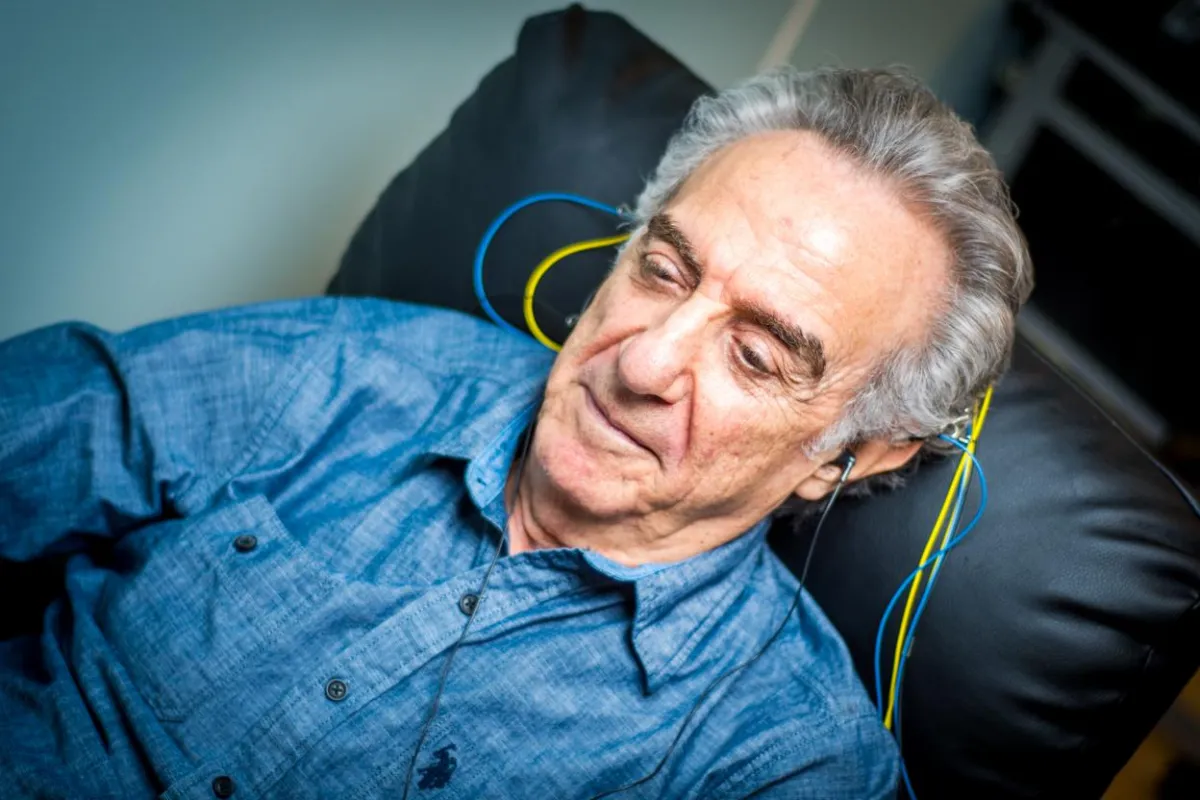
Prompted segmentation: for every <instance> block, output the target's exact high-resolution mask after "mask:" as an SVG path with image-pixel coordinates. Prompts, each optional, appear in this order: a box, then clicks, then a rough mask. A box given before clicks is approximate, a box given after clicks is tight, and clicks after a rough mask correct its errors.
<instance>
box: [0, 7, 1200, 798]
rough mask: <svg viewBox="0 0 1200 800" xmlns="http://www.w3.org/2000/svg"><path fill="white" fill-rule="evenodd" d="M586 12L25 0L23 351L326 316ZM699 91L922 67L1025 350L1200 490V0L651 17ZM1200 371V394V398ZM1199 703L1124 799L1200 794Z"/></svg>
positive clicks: (4, 40) (6, 182) (1123, 781)
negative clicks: (481, 109)
mask: <svg viewBox="0 0 1200 800" xmlns="http://www.w3.org/2000/svg"><path fill="white" fill-rule="evenodd" d="M564 4H565V3H564V2H563V0H492V2H484V0H475V1H474V2H468V1H467V0H440V2H436V3H434V2H403V1H402V0H390V1H385V0H377V1H376V0H356V1H355V2H348V3H331V2H326V1H324V0H320V1H318V0H258V2H254V3H242V2H233V1H232V0H217V1H213V2H200V0H177V1H176V2H171V3H163V2H155V1H152V0H123V2H121V3H100V2H86V0H56V1H55V2H40V1H39V0H8V2H4V3H2V4H0V339H3V338H6V337H8V336H11V335H14V334H16V333H19V332H22V331H25V330H28V329H31V328H34V327H37V326H41V325H45V324H48V323H52V322H57V321H61V320H65V319H81V320H87V321H90V322H94V323H97V324H100V325H102V326H105V327H108V328H112V329H123V328H127V327H130V326H133V325H137V324H140V323H143V322H147V321H150V320H154V319H159V318H163V317H168V316H174V315H178V314H182V313H186V312H190V311H197V310H202V309H208V308H214V307H219V306H224V305H230V304H237V303H246V302H253V301H258V300H266V299H273V298H280V297H293V296H300V295H309V294H319V293H320V292H321V291H322V290H323V289H324V287H325V284H326V283H327V281H328V280H329V278H330V276H331V275H332V274H333V272H334V270H335V268H336V266H337V263H338V259H339V257H340V255H341V252H342V250H343V249H344V248H345V246H346V243H347V242H348V240H349V238H350V236H351V235H352V233H353V232H354V230H355V228H356V226H357V224H358V223H359V221H360V220H361V219H362V218H363V216H364V215H365V214H366V212H367V211H368V209H369V208H370V207H371V205H372V204H373V203H374V201H375V199H376V197H377V195H378V194H379V192H380V191H381V190H382V189H383V188H384V186H385V185H386V184H387V182H388V181H389V180H390V178H391V177H392V176H393V175H394V174H395V173H396V172H397V171H398V170H399V169H401V168H402V167H403V166H404V165H405V164H406V163H407V162H408V161H409V160H410V159H411V158H412V157H413V156H415V155H416V154H417V153H418V152H419V151H420V149H421V148H422V147H423V146H424V145H425V144H426V143H427V142H429V140H430V139H432V138H433V137H434V135H435V134H436V133H437V132H438V131H439V130H440V129H442V128H443V127H444V126H445V124H446V122H447V121H448V119H449V117H450V114H451V112H452V111H453V109H454V108H455V106H456V105H458V104H459V103H460V102H461V101H462V100H463V99H465V98H466V97H467V96H468V95H469V94H470V93H471V91H472V90H473V89H474V87H475V85H476V84H477V82H478V81H479V80H480V78H481V77H482V76H483V75H484V74H485V73H486V72H487V71H488V70H489V69H491V67H493V66H494V65H495V64H496V63H498V62H499V61H501V60H502V59H503V58H505V57H506V56H507V55H508V54H509V53H510V52H511V51H512V48H513V45H514V41H515V37H516V33H517V30H518V29H519V27H520V25H521V23H522V21H523V20H524V19H525V18H526V17H528V16H530V15H532V14H536V13H539V12H541V11H545V10H549V9H553V8H558V7H561V6H563V5H564ZM588 5H589V6H591V7H594V8H603V9H609V10H613V11H616V12H617V13H620V14H622V15H624V16H625V17H626V18H627V19H629V20H630V21H631V22H632V23H633V24H634V25H636V26H637V27H639V28H641V29H642V30H643V31H644V32H646V33H647V34H648V35H650V36H651V37H652V38H653V39H655V40H656V41H658V42H659V43H660V44H662V45H663V46H664V47H666V48H667V49H668V50H670V51H671V52H672V53H674V54H675V55H676V56H677V57H678V58H680V59H681V60H682V61H684V62H685V63H686V64H687V65H688V66H690V67H691V68H692V69H693V70H695V71H696V72H697V73H698V74H699V75H700V77H702V78H704V79H705V80H707V81H709V82H710V83H712V84H713V85H715V86H717V87H724V86H728V85H730V84H731V83H734V82H736V81H737V80H739V79H740V78H742V77H744V76H747V75H749V74H751V73H753V72H755V71H756V70H757V69H759V68H760V67H761V66H764V65H770V64H775V63H785V62H790V63H792V64H795V65H796V66H798V67H801V68H803V67H811V66H816V65H818V64H826V63H834V64H841V65H846V66H872V65H885V64H895V63H902V64H907V65H909V66H910V67H911V68H912V69H913V70H914V71H915V72H916V73H917V74H918V75H920V76H921V77H923V78H925V79H926V80H927V81H928V82H929V83H930V84H931V85H932V86H933V88H934V89H935V90H936V91H937V92H938V93H939V95H940V96H941V97H942V98H943V99H945V100H946V101H947V102H948V103H950V104H951V105H952V106H953V107H954V108H956V109H957V110H958V112H959V113H960V114H961V115H962V116H964V117H965V118H966V119H968V120H970V121H971V122H973V123H974V124H975V125H976V126H977V127H978V129H979V130H980V132H981V136H982V137H983V138H984V140H985V142H987V143H988V144H989V146H990V147H991V148H992V149H993V152H994V153H995V154H996V156H997V160H998V161H999V163H1000V165H1001V167H1002V168H1003V169H1004V170H1005V172H1006V174H1007V175H1008V178H1009V180H1010V182H1011V184H1012V187H1013V196H1014V199H1015V200H1016V202H1017V204H1018V206H1019V207H1020V209H1021V223H1022V227H1023V228H1024V230H1025V232H1026V235H1027V236H1028V237H1029V240H1030V245H1031V248H1032V251H1033V255H1034V260H1035V264H1036V266H1037V269H1038V289H1037V291H1036V293H1035V295H1034V301H1033V303H1032V305H1031V306H1030V308H1028V309H1027V310H1026V312H1024V313H1023V314H1022V320H1021V326H1022V333H1023V334H1024V335H1025V336H1026V337H1027V338H1028V339H1030V340H1031V341H1032V342H1033V343H1034V344H1035V346H1037V347H1038V349H1039V350H1041V351H1042V353H1043V354H1045V355H1047V356H1048V357H1049V358H1050V359H1051V360H1052V361H1053V362H1055V363H1056V364H1057V365H1058V366H1059V367H1060V368H1062V369H1063V370H1064V371H1066V372H1067V373H1068V374H1069V376H1070V377H1071V378H1072V379H1074V380H1075V381H1076V382H1077V383H1079V384H1080V385H1081V386H1082V387H1083V388H1084V389H1085V390H1086V391H1087V392H1088V393H1089V394H1091V395H1092V397H1094V398H1095V399H1096V400H1097V402H1099V403H1100V404H1101V405H1102V406H1104V407H1105V409H1106V410H1108V411H1109V413H1110V414H1111V415H1113V417H1114V418H1115V419H1116V420H1117V421H1118V422H1119V423H1120V424H1121V425H1122V426H1123V427H1125V428H1126V429H1127V430H1128V431H1129V432H1130V433H1131V434H1132V435H1133V436H1134V437H1135V438H1136V439H1138V440H1139V441H1140V442H1141V443H1142V444H1143V445H1144V446H1146V447H1147V448H1148V449H1149V450H1151V451H1152V452H1154V453H1156V454H1158V455H1159V456H1160V457H1162V458H1163V459H1164V460H1166V461H1167V462H1168V463H1169V464H1170V465H1171V466H1172V467H1174V468H1175V469H1176V470H1177V471H1179V472H1180V473H1181V474H1182V475H1183V476H1184V477H1185V479H1187V480H1189V481H1191V482H1192V485H1193V486H1195V485H1196V484H1197V483H1200V423H1197V421H1196V419H1195V417H1194V415H1192V414H1191V413H1190V412H1191V410H1192V405H1191V402H1190V401H1188V400H1187V399H1186V397H1187V395H1186V391H1185V390H1184V389H1183V388H1182V387H1184V386H1186V380H1187V378H1186V375H1187V373H1188V372H1189V371H1190V368H1191V367H1192V365H1194V364H1195V363H1196V356H1195V354H1194V351H1195V345H1196V343H1197V341H1198V337H1197V336H1196V333H1195V322H1194V318H1195V315H1196V310H1197V309H1196V300H1195V295H1194V291H1193V290H1192V289H1189V288H1188V287H1190V286H1195V285H1196V282H1195V281H1194V280H1190V278H1191V275H1190V274H1189V270H1190V269H1193V268H1195V267H1196V266H1197V265H1200V80H1198V79H1200V58H1198V57H1197V53H1198V52H1200V0H1146V1H1144V2H1142V3H1138V4H1110V3H1094V2H1084V1H1083V0H1059V1H1058V2H1042V3H1036V4H1035V3H1028V2H1006V1H1005V0H797V1H795V2H793V0H743V2H737V3H731V2H726V1H725V0H625V1H623V2H622V1H618V2H592V3H589V4H588ZM1181 368H1182V370H1183V372H1184V375H1183V376H1182V378H1181V377H1179V376H1177V374H1176V373H1177V372H1178V371H1179V370H1180V369H1181ZM1196 763H1200V685H1197V684H1196V682H1193V686H1192V687H1191V688H1190V689H1189V690H1188V691H1186V692H1185V693H1184V696H1183V697H1182V698H1181V700H1180V702H1178V703H1177V704H1176V707H1175V709H1173V710H1172V712H1171V713H1170V714H1169V715H1168V717H1167V718H1166V719H1165V720H1164V721H1163V723H1162V725H1160V727H1159V730H1158V731H1156V732H1155V734H1154V735H1153V736H1152V737H1151V738H1150V740H1148V742H1147V743H1146V745H1145V746H1144V747H1143V748H1142V750H1141V751H1140V752H1139V754H1138V755H1137V756H1136V757H1135V758H1134V760H1133V762H1131V763H1130V765H1129V766H1128V767H1127V768H1126V770H1125V771H1124V772H1123V773H1122V774H1121V776H1120V777H1119V778H1118V780H1117V781H1116V783H1115V784H1114V785H1113V787H1112V789H1111V790H1110V793H1109V796H1110V798H1113V800H1116V799H1118V798H1145V797H1162V798H1181V797H1189V798H1196V797H1200V782H1198V781H1197V778H1196V774H1195V773H1196V770H1197V768H1196V767H1195V766H1192V765H1193V764H1196Z"/></svg>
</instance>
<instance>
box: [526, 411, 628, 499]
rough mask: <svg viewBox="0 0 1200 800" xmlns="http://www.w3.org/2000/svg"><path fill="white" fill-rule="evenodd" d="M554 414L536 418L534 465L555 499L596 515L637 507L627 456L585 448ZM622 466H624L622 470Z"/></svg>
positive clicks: (533, 449) (532, 453) (567, 426)
mask: <svg viewBox="0 0 1200 800" xmlns="http://www.w3.org/2000/svg"><path fill="white" fill-rule="evenodd" d="M573 434H574V431H573V430H572V429H571V427H570V426H569V425H565V424H564V422H563V420H561V419H559V418H557V417H556V416H555V415H546V416H545V417H543V419H541V420H539V422H538V428H537V431H536V432H535V434H534V440H533V448H532V452H531V455H532V456H533V461H534V464H532V465H531V466H534V467H535V468H536V469H538V470H539V472H540V473H541V477H542V478H543V479H544V480H545V481H546V482H547V483H548V484H549V487H550V488H551V490H552V491H553V492H554V493H555V495H557V500H558V501H559V502H561V503H564V504H565V505H568V506H572V507H574V508H576V509H577V510H579V511H580V512H582V513H584V514H586V515H588V516H591V517H598V518H616V517H622V516H627V515H628V514H630V513H631V512H633V511H634V510H636V508H637V507H638V505H639V504H638V502H637V499H638V494H639V491H638V487H639V485H640V483H641V482H640V481H638V480H637V479H635V478H634V477H633V476H631V475H629V474H627V473H628V472H629V470H628V467H629V466H630V465H629V464H628V463H622V462H627V461H628V459H627V457H623V456H619V455H616V454H614V453H609V452H605V451H597V450H595V449H593V448H590V447H588V446H587V445H586V444H585V443H584V442H582V441H581V440H580V439H579V438H578V437H577V436H575V435H573ZM623 467H624V469H623Z"/></svg>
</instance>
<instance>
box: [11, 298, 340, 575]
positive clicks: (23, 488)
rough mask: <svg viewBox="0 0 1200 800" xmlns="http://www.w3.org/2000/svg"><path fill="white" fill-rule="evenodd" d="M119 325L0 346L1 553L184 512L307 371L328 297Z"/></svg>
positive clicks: (18, 554) (59, 548)
mask: <svg viewBox="0 0 1200 800" xmlns="http://www.w3.org/2000/svg"><path fill="white" fill-rule="evenodd" d="M311 308H312V309H313V311H314V313H312V314H301V313H298V312H299V311H300V309H301V306H300V305H299V304H296V303H292V304H275V305H274V306H267V307H258V308H257V309H255V308H254V307H251V308H249V309H241V310H235V311H225V312H215V313H212V314H201V315H195V316H192V317H186V318H182V319H178V320H172V321H169V322H164V323H158V324H155V325H150V326H146V327H143V328H139V329H136V330H133V331H130V332H128V333H124V334H120V335H116V334H112V333H108V332H106V331H103V330H100V329H98V328H96V327H93V326H89V325H84V324H76V323H72V324H62V325H56V326H53V327H49V328H44V329H41V330H37V331H33V332H31V333H28V334H25V335H22V336H19V337H16V338H14V339H11V340H9V341H7V342H4V343H0V556H3V557H5V558H9V559H14V560H27V559H32V558H36V557H38V556H41V555H48V554H53V553H61V552H67V551H71V550H75V549H79V548H80V547H81V545H82V544H83V543H84V542H85V541H86V539H87V538H88V537H116V536H120V535H121V534H122V533H124V532H126V531H129V530H131V529H133V528H135V527H137V526H138V525H140V524H142V523H144V522H146V521H148V520H152V519H155V518H160V517H162V516H164V515H169V514H172V513H173V512H176V511H177V509H176V508H175V503H176V502H177V500H178V498H179V497H180V496H181V495H182V494H183V493H185V492H187V491H188V489H189V487H191V486H193V485H194V484H195V483H196V482H197V481H200V480H208V479H211V478H214V477H215V476H216V475H218V474H220V473H221V472H223V471H224V472H228V471H231V470H233V469H235V468H236V465H237V464H238V463H239V459H244V458H245V457H247V455H248V454H249V452H250V451H251V450H252V449H253V448H254V446H255V444H256V442H257V441H258V440H259V439H260V438H261V431H262V429H263V428H264V426H267V425H269V424H270V420H271V414H272V410H273V409H274V410H276V412H277V410H278V408H279V407H281V406H282V404H283V403H285V402H286V399H287V396H288V394H289V392H292V393H294V391H295V387H296V385H297V384H298V383H299V381H300V380H301V378H302V375H303V367H304V363H305V361H306V359H307V356H309V355H311V353H312V351H313V347H315V344H316V341H317V340H319V339H321V338H322V337H321V334H322V333H323V332H324V330H325V327H326V326H325V325H323V324H321V323H322V322H323V321H327V320H323V319H322V317H326V318H327V317H329V316H331V315H332V313H333V310H334V308H335V306H331V305H330V304H329V302H328V301H326V302H325V303H324V304H323V305H322V304H314V305H313V306H311Z"/></svg>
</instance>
